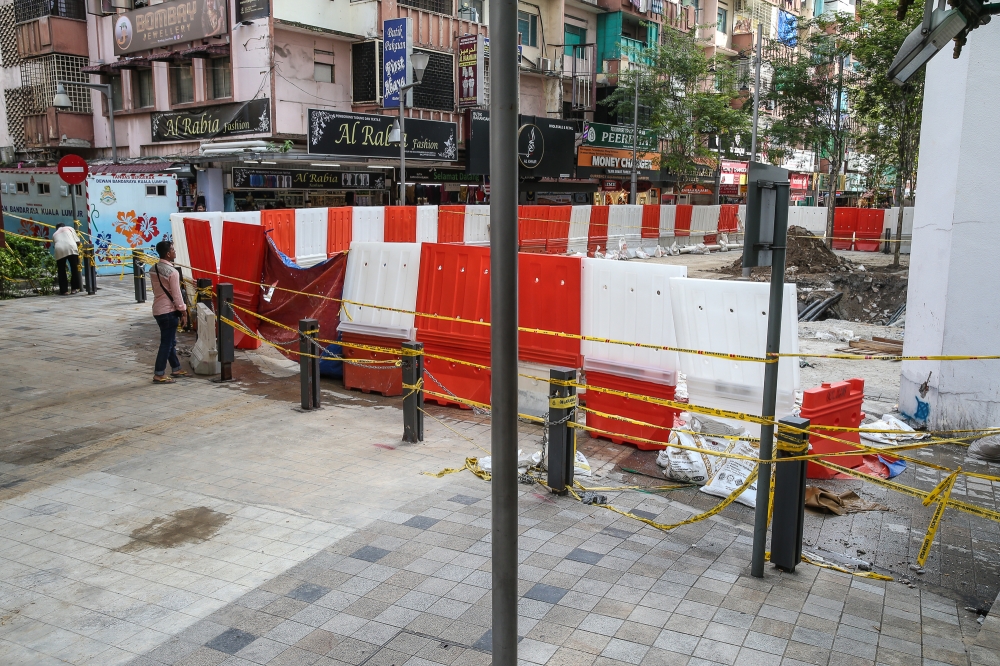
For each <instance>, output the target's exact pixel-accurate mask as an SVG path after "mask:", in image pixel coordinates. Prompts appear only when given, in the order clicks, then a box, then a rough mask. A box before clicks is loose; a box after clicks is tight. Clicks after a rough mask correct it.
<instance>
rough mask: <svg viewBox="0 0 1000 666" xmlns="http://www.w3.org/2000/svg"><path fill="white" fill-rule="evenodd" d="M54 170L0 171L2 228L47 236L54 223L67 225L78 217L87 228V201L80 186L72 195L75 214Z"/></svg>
mask: <svg viewBox="0 0 1000 666" xmlns="http://www.w3.org/2000/svg"><path fill="white" fill-rule="evenodd" d="M70 187H72V186H71V185H67V184H66V183H64V182H63V181H62V179H61V178H60V177H59V174H56V173H34V172H31V171H27V170H25V171H19V170H11V171H3V172H0V193H2V194H0V200H2V203H3V213H4V216H3V229H4V231H10V232H12V233H15V234H21V235H22V236H33V237H35V238H50V237H51V236H52V232H53V231H54V229H53V228H52V227H54V226H55V225H57V224H59V223H62V224H66V225H69V224H70V223H71V222H72V220H73V219H77V220H81V223H82V224H81V227H80V229H81V231H84V232H86V231H87V224H86V220H87V201H86V196H84V194H83V192H84V189H83V187H82V186H80V192H81V194H79V195H77V197H76V215H75V216H74V215H73V203H72V197H71V195H70V190H69V188H70Z"/></svg>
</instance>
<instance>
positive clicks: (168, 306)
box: [149, 240, 189, 384]
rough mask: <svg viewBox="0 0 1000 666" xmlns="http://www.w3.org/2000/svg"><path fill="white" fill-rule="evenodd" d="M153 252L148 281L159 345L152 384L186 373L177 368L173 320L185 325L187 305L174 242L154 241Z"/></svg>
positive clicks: (168, 380)
mask: <svg viewBox="0 0 1000 666" xmlns="http://www.w3.org/2000/svg"><path fill="white" fill-rule="evenodd" d="M156 254H158V255H159V256H160V260H159V261H158V262H157V263H156V264H154V265H153V268H152V269H150V271H149V275H150V283H151V285H152V287H153V318H154V319H155V320H156V323H157V324H158V325H159V327H160V348H159V350H158V351H157V352H156V365H155V366H154V369H153V383H154V384H172V383H173V382H174V377H188V376H189V373H188V372H186V371H185V370H182V369H181V361H180V359H179V358H177V324H178V322H179V323H181V324H184V325H187V306H186V305H184V297H183V296H182V295H181V277H180V273H179V272H178V271H177V269H176V268H174V265H173V261H174V259H176V258H177V253H176V252H175V251H174V244H173V243H171V242H170V241H166V240H165V241H160V242H159V243H157V244H156ZM168 361H169V362H170V376H169V377H167V376H166V371H167V362H168Z"/></svg>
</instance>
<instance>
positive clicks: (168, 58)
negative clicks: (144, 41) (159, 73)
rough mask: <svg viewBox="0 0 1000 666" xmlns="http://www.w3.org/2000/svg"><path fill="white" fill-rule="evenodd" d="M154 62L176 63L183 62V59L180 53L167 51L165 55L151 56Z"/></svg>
mask: <svg viewBox="0 0 1000 666" xmlns="http://www.w3.org/2000/svg"><path fill="white" fill-rule="evenodd" d="M149 59H150V60H151V61H152V62H174V61H175V60H183V58H181V53H180V51H165V52H163V53H154V54H153V55H151V56H149Z"/></svg>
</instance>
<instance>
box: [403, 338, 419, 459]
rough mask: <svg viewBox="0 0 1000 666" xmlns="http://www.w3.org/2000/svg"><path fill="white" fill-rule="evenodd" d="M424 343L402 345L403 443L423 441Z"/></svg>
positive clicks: (405, 343)
mask: <svg viewBox="0 0 1000 666" xmlns="http://www.w3.org/2000/svg"><path fill="white" fill-rule="evenodd" d="M423 377H424V343H422V342H404V343H403V390H404V391H406V393H404V394H403V441H404V442H410V443H411V444H416V443H417V442H422V441H424V412H423V411H422V410H423V408H424V391H423V389H422V388H406V387H407V386H411V387H414V386H416V387H423V384H422V380H423Z"/></svg>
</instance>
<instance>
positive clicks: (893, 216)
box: [882, 206, 913, 254]
mask: <svg viewBox="0 0 1000 666" xmlns="http://www.w3.org/2000/svg"><path fill="white" fill-rule="evenodd" d="M898 223H899V206H896V207H895V208H887V209H886V210H885V221H884V222H883V223H882V235H883V236H885V230H886V229H888V230H889V231H890V232H891V233H892V237H893V238H896V225H897V224H898ZM912 240H913V206H907V207H905V208H903V238H902V241H903V242H902V243H900V246H899V252H900V254H909V253H910V242H911V241H912Z"/></svg>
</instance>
